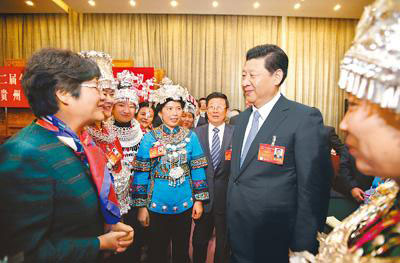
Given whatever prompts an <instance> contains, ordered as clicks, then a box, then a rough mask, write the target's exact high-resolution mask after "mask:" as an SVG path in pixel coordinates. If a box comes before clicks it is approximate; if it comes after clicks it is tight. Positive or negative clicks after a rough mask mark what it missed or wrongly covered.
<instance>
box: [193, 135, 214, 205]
mask: <svg viewBox="0 0 400 263" xmlns="http://www.w3.org/2000/svg"><path fill="white" fill-rule="evenodd" d="M190 143H191V146H192V155H191V156H190V168H191V177H192V181H193V195H194V199H195V200H196V201H206V200H208V199H209V198H210V197H209V193H208V184H207V180H206V172H205V167H206V166H207V159H206V157H205V156H204V154H203V150H202V148H201V145H200V142H199V139H198V138H197V135H196V134H195V133H194V132H191V135H190Z"/></svg>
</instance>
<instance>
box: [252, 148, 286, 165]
mask: <svg viewBox="0 0 400 263" xmlns="http://www.w3.org/2000/svg"><path fill="white" fill-rule="evenodd" d="M285 151H286V147H284V146H272V145H270V144H260V148H259V150H258V160H259V161H262V162H267V163H274V164H279V165H283V160H284V159H285Z"/></svg>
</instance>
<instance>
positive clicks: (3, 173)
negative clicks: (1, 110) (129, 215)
mask: <svg viewBox="0 0 400 263" xmlns="http://www.w3.org/2000/svg"><path fill="white" fill-rule="evenodd" d="M0 229H1V230H0V233H1V236H0V244H2V245H1V246H0V255H9V256H13V255H17V257H18V258H23V260H25V262H98V261H99V259H100V256H99V255H100V254H99V246H100V244H99V240H98V239H97V236H99V235H102V234H103V233H104V220H103V217H102V215H101V211H100V204H99V199H98V196H97V190H96V187H95V185H94V183H93V182H92V179H91V176H90V172H89V170H88V168H87V167H86V166H85V165H84V164H83V163H82V162H81V161H80V160H79V159H78V158H77V157H76V156H75V154H74V152H73V150H72V149H71V148H69V147H68V146H66V145H64V144H63V143H62V142H61V141H60V140H58V139H57V137H56V136H55V135H53V134H52V133H51V132H49V131H48V130H46V129H44V128H42V127H41V126H38V125H36V124H35V123H32V124H31V125H29V126H28V127H26V128H24V129H23V130H21V131H20V132H19V133H18V134H17V135H16V136H14V137H13V138H11V139H9V140H8V141H7V142H6V143H5V144H3V145H2V146H1V147H0Z"/></svg>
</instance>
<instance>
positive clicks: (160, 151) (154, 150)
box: [150, 145, 166, 159]
mask: <svg viewBox="0 0 400 263" xmlns="http://www.w3.org/2000/svg"><path fill="white" fill-rule="evenodd" d="M165 153H166V152H165V147H164V145H160V146H155V147H151V148H150V159H152V158H156V157H159V156H163V155H165Z"/></svg>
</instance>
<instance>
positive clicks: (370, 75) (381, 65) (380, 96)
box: [339, 0, 400, 113]
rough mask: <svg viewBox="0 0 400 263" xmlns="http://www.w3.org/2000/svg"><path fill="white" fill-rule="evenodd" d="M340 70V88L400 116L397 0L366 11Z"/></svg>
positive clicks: (385, 0)
mask: <svg viewBox="0 0 400 263" xmlns="http://www.w3.org/2000/svg"><path fill="white" fill-rule="evenodd" d="M340 69H341V72H340V80H339V87H340V88H342V89H345V90H346V91H347V92H350V93H352V94H353V95H355V96H356V97H358V98H360V99H367V100H369V101H371V102H373V103H376V104H379V105H380V107H381V108H388V109H391V110H393V111H395V112H396V113H400V0H377V1H376V2H374V3H373V4H372V5H371V6H368V7H366V8H365V10H364V13H363V15H362V17H361V19H360V22H359V23H358V25H357V31H356V36H355V38H354V41H353V44H352V46H351V47H350V49H349V50H348V51H347V52H346V54H345V57H344V59H343V61H342V63H341V66H340Z"/></svg>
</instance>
